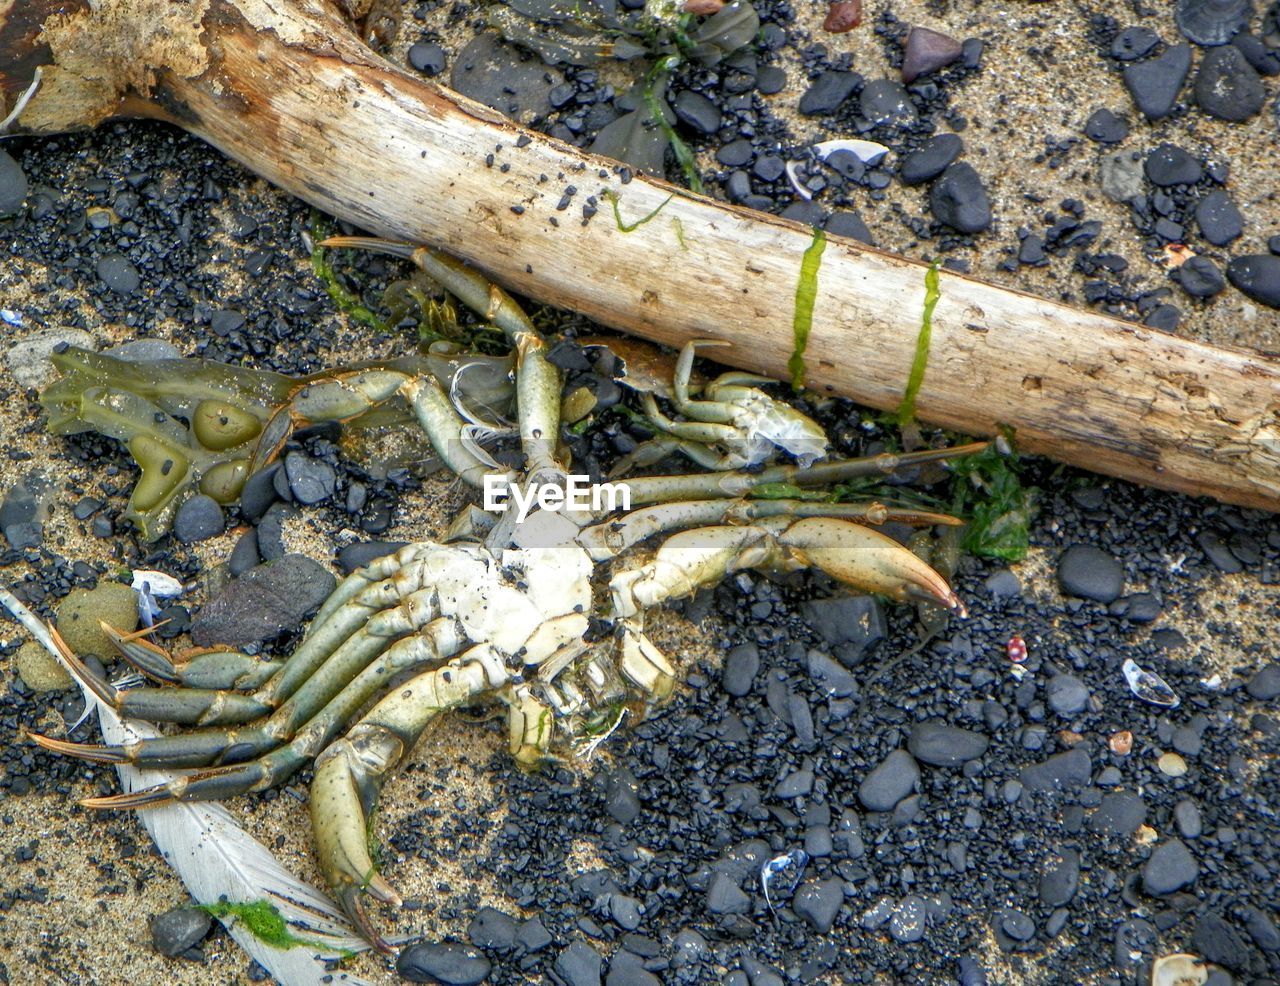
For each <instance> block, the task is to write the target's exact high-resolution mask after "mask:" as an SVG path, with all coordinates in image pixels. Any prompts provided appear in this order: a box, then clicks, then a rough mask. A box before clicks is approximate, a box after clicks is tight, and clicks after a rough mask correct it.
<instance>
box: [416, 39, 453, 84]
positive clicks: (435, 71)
mask: <svg viewBox="0 0 1280 986" xmlns="http://www.w3.org/2000/svg"><path fill="white" fill-rule="evenodd" d="M444 63H445V55H444V49H443V48H441V47H440V46H439V45H438V44H434V43H431V42H426V41H419V42H418V43H417V44H415V45H412V46H410V48H409V64H410V65H411V66H412V67H413V69H414V70H415V71H417V72H421V73H422V74H423V75H425V76H427V78H434V77H435V76H437V75H439V74H440V73H441V72H443V71H444Z"/></svg>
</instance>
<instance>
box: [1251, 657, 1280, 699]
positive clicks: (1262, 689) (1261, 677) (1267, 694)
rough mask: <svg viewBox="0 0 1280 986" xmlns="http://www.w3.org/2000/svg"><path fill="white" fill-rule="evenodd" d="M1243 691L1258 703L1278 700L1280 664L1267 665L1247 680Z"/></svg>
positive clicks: (1279, 694) (1279, 696) (1279, 695)
mask: <svg viewBox="0 0 1280 986" xmlns="http://www.w3.org/2000/svg"><path fill="white" fill-rule="evenodd" d="M1244 690H1245V691H1246V692H1248V693H1249V697H1250V698H1256V699H1257V700H1258V701H1260V702H1269V701H1271V700H1272V699H1273V698H1280V664H1268V665H1267V666H1266V667H1265V668H1263V669H1262V670H1261V671H1259V672H1258V673H1257V674H1255V675H1254V676H1253V677H1252V678H1250V679H1249V682H1248V684H1246V685H1245V686H1244Z"/></svg>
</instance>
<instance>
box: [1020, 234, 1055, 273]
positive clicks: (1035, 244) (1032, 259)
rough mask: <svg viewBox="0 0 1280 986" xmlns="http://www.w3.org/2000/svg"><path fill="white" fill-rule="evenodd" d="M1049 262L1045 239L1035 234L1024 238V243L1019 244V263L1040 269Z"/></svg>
mask: <svg viewBox="0 0 1280 986" xmlns="http://www.w3.org/2000/svg"><path fill="white" fill-rule="evenodd" d="M1048 262H1049V256H1048V254H1046V253H1045V250H1044V237H1043V236H1037V235H1035V234H1034V233H1032V234H1030V235H1028V236H1025V237H1023V239H1022V242H1021V243H1019V244H1018V263H1020V264H1027V265H1029V266H1032V267H1039V266H1041V265H1043V264H1047V263H1048Z"/></svg>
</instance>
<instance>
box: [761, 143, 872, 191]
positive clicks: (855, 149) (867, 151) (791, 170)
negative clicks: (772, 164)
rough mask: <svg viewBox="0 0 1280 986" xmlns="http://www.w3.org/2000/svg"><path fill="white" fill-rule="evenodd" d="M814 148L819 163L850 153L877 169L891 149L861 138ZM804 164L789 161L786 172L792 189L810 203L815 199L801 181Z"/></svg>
mask: <svg viewBox="0 0 1280 986" xmlns="http://www.w3.org/2000/svg"><path fill="white" fill-rule="evenodd" d="M812 146H813V150H814V153H815V155H816V156H817V158H818V160H819V161H826V159H827V158H829V157H830V156H831V155H832V154H834V153H835V152H836V151H848V152H849V153H850V154H853V155H854V156H856V157H857V158H858V160H860V161H861V162H862V163H863V164H866V165H868V166H870V167H875V166H876V165H877V164H879V163H880V162H881V160H883V158H884V156H885V155H886V154H888V153H889V148H887V147H885V146H884V144H878V143H876V142H875V141H874V140H863V139H862V138H860V137H837V138H835V139H833V140H823V141H819V142H818V143H816V144H814V145H812ZM804 163H805V162H803V161H788V162H787V169H786V170H787V179H788V180H789V181H790V182H791V187H792V188H794V189H795V190H796V194H797V195H799V196H800V197H801V198H802V199H804V200H805V201H808V200H809V199H811V198H813V193H812V192H811V191H809V189H808V188H807V187H805V185H804V183H803V182H802V181H801V180H800V168H801V166H802V165H803V164H804Z"/></svg>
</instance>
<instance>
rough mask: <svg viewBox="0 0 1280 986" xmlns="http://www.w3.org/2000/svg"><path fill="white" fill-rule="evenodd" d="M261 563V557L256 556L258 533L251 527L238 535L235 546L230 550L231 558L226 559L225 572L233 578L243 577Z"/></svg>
mask: <svg viewBox="0 0 1280 986" xmlns="http://www.w3.org/2000/svg"><path fill="white" fill-rule="evenodd" d="M261 562H262V556H261V555H260V554H258V532H257V530H256V529H255V528H252V527H251V528H249V529H248V530H247V531H245V532H244V533H243V534H241V535H240V539H239V540H238V541H236V546H235V547H234V548H233V549H232V550H231V557H230V558H228V559H227V571H229V572H230V573H231V574H232V575H233V576H238V575H243V574H244V573H245V572H247V571H249V569H251V568H253V566H254V565H258V564H261Z"/></svg>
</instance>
